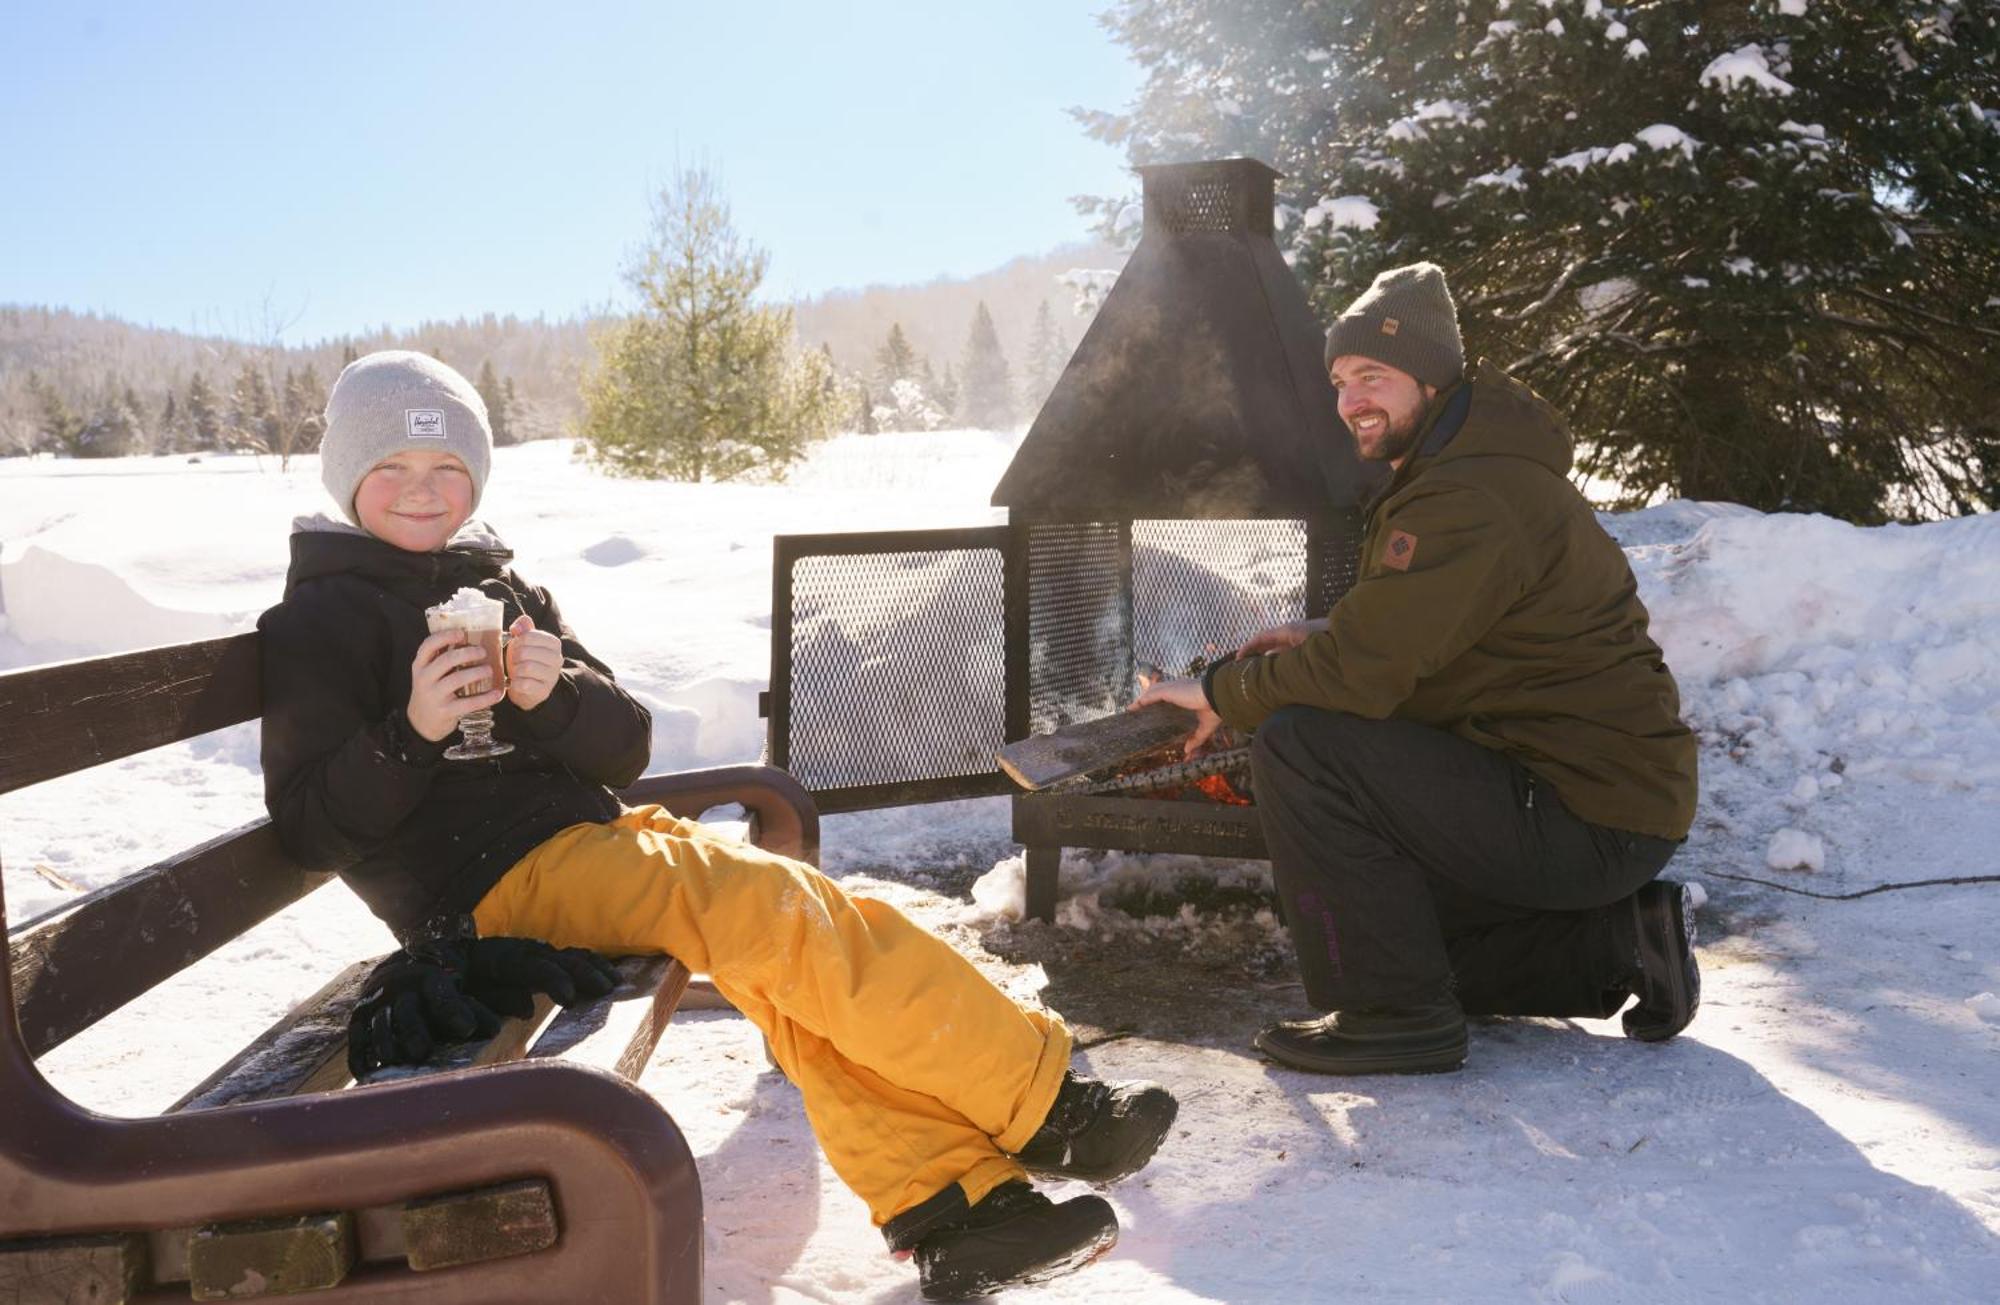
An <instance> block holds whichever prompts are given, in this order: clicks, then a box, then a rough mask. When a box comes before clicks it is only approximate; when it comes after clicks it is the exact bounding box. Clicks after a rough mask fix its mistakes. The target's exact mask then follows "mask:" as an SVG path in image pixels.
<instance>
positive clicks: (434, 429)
mask: <svg viewBox="0 0 2000 1305" xmlns="http://www.w3.org/2000/svg"><path fill="white" fill-rule="evenodd" d="M403 420H404V421H405V422H406V423H408V425H409V430H410V438H411V439H413V440H441V439H443V438H444V409H442V408H405V409H403Z"/></svg>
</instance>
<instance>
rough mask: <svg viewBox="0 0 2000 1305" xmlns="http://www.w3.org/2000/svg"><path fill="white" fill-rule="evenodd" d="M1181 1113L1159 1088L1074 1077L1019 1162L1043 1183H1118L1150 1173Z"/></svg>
mask: <svg viewBox="0 0 2000 1305" xmlns="http://www.w3.org/2000/svg"><path fill="white" fill-rule="evenodd" d="M1179 1110H1180V1105H1179V1103H1178V1102H1176V1101H1175V1100H1174V1098H1173V1094H1172V1093H1170V1092H1168V1091H1167V1090H1166V1089H1165V1088H1163V1087H1161V1086H1160V1085H1159V1084H1158V1083H1146V1082H1131V1083H1101V1082H1099V1081H1098V1080H1096V1079H1094V1078H1082V1077H1080V1076H1078V1075H1077V1074H1076V1073H1075V1072H1074V1071H1071V1072H1068V1073H1065V1074H1064V1075H1063V1081H1062V1087H1061V1088H1059V1089H1058V1090H1057V1092H1056V1099H1055V1104H1054V1105H1052V1106H1050V1107H1049V1113H1048V1117H1047V1118H1046V1119H1044V1120H1043V1121H1042V1126H1041V1127H1040V1128H1038V1129H1036V1130H1035V1133H1034V1136H1032V1137H1030V1138H1029V1139H1028V1141H1027V1144H1026V1145H1025V1146H1023V1147H1022V1148H1021V1149H1020V1151H1019V1152H1017V1153H1016V1154H1015V1156H1014V1158H1015V1159H1016V1160H1019V1161H1020V1162H1021V1167H1022V1168H1024V1169H1026V1170H1028V1172H1030V1173H1032V1174H1035V1175H1037V1176H1038V1177H1043V1178H1078V1179H1082V1180H1083V1181H1084V1182H1086V1183H1096V1184H1098V1185H1100V1186H1102V1185H1103V1184H1105V1183H1115V1182H1117V1181H1118V1180H1119V1179H1121V1178H1125V1177H1127V1176H1129V1175H1131V1174H1135V1173H1138V1172H1139V1171H1140V1170H1141V1169H1143V1168H1145V1167H1146V1162H1147V1161H1148V1160H1151V1159H1152V1158H1153V1152H1155V1151H1157V1150H1159V1148H1160V1142H1161V1141H1162V1139H1164V1138H1165V1137H1166V1135H1167V1130H1168V1129H1169V1128H1171V1127H1173V1123H1174V1116H1175V1114H1177V1113H1178V1112H1179Z"/></svg>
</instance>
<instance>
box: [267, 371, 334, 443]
mask: <svg viewBox="0 0 2000 1305" xmlns="http://www.w3.org/2000/svg"><path fill="white" fill-rule="evenodd" d="M325 434H326V387H325V386H323V385H321V384H320V379H319V371H318V370H317V369H316V368H315V367H314V366H313V365H312V364H311V363H307V364H306V365H305V366H304V367H303V368H302V369H300V370H298V371H293V370H292V369H291V368H286V369H285V388H284V397H283V400H282V401H281V402H280V404H279V406H278V450H277V451H278V457H279V466H280V467H285V466H289V465H290V464H291V459H292V456H293V455H294V454H298V453H313V452H316V451H317V450H318V449H319V442H320V439H321V437H323V436H324V435H325Z"/></svg>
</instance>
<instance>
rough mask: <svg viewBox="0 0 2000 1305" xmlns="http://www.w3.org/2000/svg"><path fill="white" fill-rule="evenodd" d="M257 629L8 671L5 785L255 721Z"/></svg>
mask: <svg viewBox="0 0 2000 1305" xmlns="http://www.w3.org/2000/svg"><path fill="white" fill-rule="evenodd" d="M262 692H263V670H262V667H261V665H260V663H259V660H258V651H257V636H256V635H254V634H236V635H230V636H228V637H227V638H222V639H205V640H203V641H201V642H200V643H184V644H175V645H173V646H171V647H167V648H147V649H144V650H142V651H140V652H132V653H120V654H119V655H117V656H114V657H93V658H88V659H86V660H83V661H74V662H59V663H57V664H55V665H53V666H31V667H28V668H27V669H25V670H19V671H8V672H6V673H5V674H0V720H4V721H6V722H7V728H6V729H5V730H4V731H0V793H11V792H13V791H14V790H15V789H17V788H26V787H27V786H28V785H30V784H39V783H40V782H41V781H43V780H45V779H54V778H55V777H56V776H58V775H67V774H69V773H70V772H71V771H76V770H83V769H86V768H88V767H90V766H101V765H103V764H104V763H105V762H107V761H116V760H118V759H119V758H120V757H129V756H131V755H132V754H133V753H135V752H144V751H146V749H148V748H157V747H160V746H162V745H164V744H168V743H178V742H180V741H181V740H182V739H191V738H194V737H195V736H196V735H199V734H207V733H208V732H209V731H211V730H219V729H223V728H225V727H227V726H230V725H237V724H241V723H242V722H244V721H246V720H255V719H256V718H257V717H258V716H259V715H260V714H261V713H262V711H263V708H262V707H261V705H260V695H261V694H262Z"/></svg>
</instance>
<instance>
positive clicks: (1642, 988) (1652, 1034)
mask: <svg viewBox="0 0 2000 1305" xmlns="http://www.w3.org/2000/svg"><path fill="white" fill-rule="evenodd" d="M1612 909H1613V911H1614V912H1617V914H1614V915H1613V916H1612V921H1613V924H1612V937H1613V938H1614V939H1616V940H1617V945H1618V948H1619V954H1620V955H1621V956H1628V957H1630V958H1631V962H1632V965H1633V967H1634V968H1633V975H1632V979H1631V985H1630V986H1631V991H1632V994H1633V995H1634V996H1636V997H1638V999H1639V1004H1638V1005H1636V1006H1634V1007H1633V1008H1632V1009H1630V1010H1628V1011H1626V1012H1625V1019H1624V1024H1625V1036H1626V1037H1628V1038H1637V1039H1638V1040H1639V1041H1641V1042H1665V1041H1666V1040H1667V1039H1668V1038H1671V1037H1673V1036H1674V1035H1675V1034H1676V1033H1679V1032H1680V1031H1681V1030H1682V1029H1684V1028H1686V1027H1687V1026H1688V1021H1689V1020H1692V1019H1693V1018H1694V1013H1695V1010H1696V1009H1697V1008H1698V1007H1700V1005H1701V968H1700V966H1698V965H1697V964H1696V963H1695V958H1694V894H1693V893H1691V892H1689V891H1688V886H1687V885H1686V884H1680V883H1673V882H1671V881H1669V880H1665V879H1655V880H1654V881H1653V882H1652V883H1650V884H1647V885H1646V886H1645V887H1644V888H1641V889H1640V890H1639V891H1638V892H1636V893H1634V894H1632V896H1631V897H1630V898H1628V899H1627V902H1626V905H1625V907H1624V909H1623V910H1622V911H1621V910H1619V908H1618V907H1613V908H1612Z"/></svg>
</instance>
